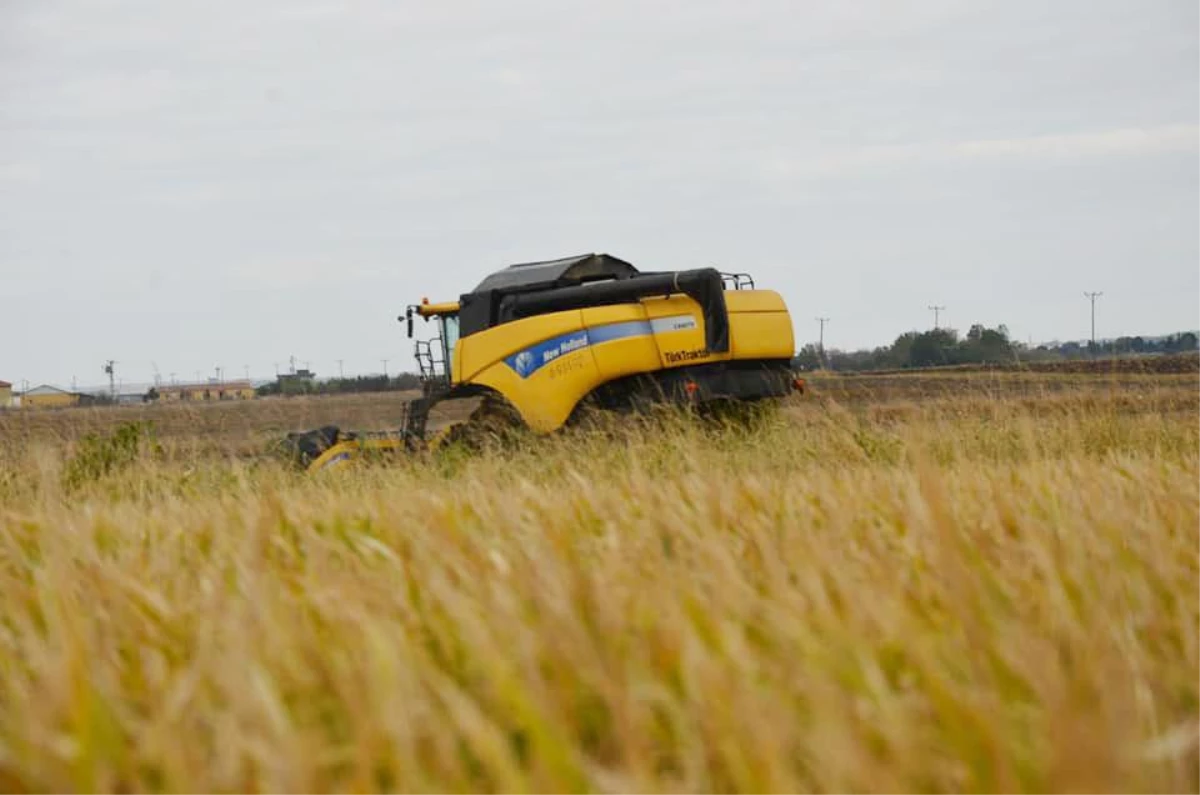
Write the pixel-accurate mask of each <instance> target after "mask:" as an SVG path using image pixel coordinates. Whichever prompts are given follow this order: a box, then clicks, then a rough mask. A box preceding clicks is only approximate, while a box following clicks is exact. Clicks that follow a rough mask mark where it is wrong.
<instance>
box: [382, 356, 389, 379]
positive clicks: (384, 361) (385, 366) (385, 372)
mask: <svg viewBox="0 0 1200 795" xmlns="http://www.w3.org/2000/svg"><path fill="white" fill-rule="evenodd" d="M379 361H381V362H383V377H384V378H387V377H388V373H387V363H388V362H390V361H391V359H380V360H379Z"/></svg>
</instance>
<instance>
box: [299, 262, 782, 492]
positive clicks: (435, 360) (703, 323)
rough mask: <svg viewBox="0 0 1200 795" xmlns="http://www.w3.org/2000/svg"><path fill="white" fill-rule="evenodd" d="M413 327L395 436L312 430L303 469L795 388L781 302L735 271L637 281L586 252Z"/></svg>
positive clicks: (417, 313)
mask: <svg viewBox="0 0 1200 795" xmlns="http://www.w3.org/2000/svg"><path fill="white" fill-rule="evenodd" d="M416 318H423V319H424V320H425V321H430V322H434V323H436V328H437V331H436V334H435V336H434V337H433V339H431V340H428V341H418V342H416V350H415V355H416V360H417V363H418V366H419V369H420V373H421V379H422V383H423V394H422V396H421V397H420V398H418V399H416V400H414V401H413V402H412V403H410V404H409V405H408V406H407V407H406V409H407V410H406V413H405V416H404V422H403V428H402V430H401V431H400V432H398V433H385V434H368V435H365V436H364V435H357V434H350V435H346V436H345V437H341V436H340V435H339V434H338V433H337V432H336V429H334V433H332V434H331V433H330V429H323V432H322V435H321V436H320V437H319V439H318V441H317V442H313V441H312V440H313V437H312V435H311V434H313V433H316V432H310V434H308V435H306V438H307V439H308V440H309V442H310V447H311V448H312V450H311V453H313V454H310V455H308V456H307V461H306V465H307V466H308V468H309V469H310V470H316V469H322V468H324V467H325V466H327V465H332V464H338V463H341V462H344V461H348V460H352V459H354V458H356V457H358V456H359V455H361V454H362V453H364V452H366V451H368V450H372V449H373V450H378V451H384V452H394V451H398V450H408V449H414V448H417V449H425V448H427V447H428V446H429V445H430V443H431V442H430V441H429V440H427V438H426V437H427V433H428V432H429V431H430V430H433V431H434V437H433V439H432V444H433V445H434V446H436V445H437V444H439V443H441V442H443V441H445V440H449V439H456V438H462V437H463V436H465V435H466V434H469V433H470V432H471V431H472V429H474V428H480V427H491V426H494V425H495V424H496V423H500V424H501V425H513V424H516V425H520V426H524V427H527V428H529V429H531V430H533V431H535V432H538V433H552V432H554V431H556V430H558V429H559V428H561V427H562V426H563V425H565V424H566V423H567V422H568V421H570V420H571V418H572V417H573V416H574V415H575V414H576V412H577V410H578V409H579V408H580V407H581V406H583V405H585V404H586V405H589V406H594V407H597V408H600V409H607V410H618V411H620V410H629V409H638V408H641V407H644V406H647V405H651V404H655V403H662V402H682V403H687V404H704V403H708V402H711V401H738V402H753V401H759V400H764V399H777V398H782V397H785V396H787V395H788V394H791V393H792V392H793V391H796V390H802V389H803V382H802V381H801V380H800V379H798V378H797V377H796V375H795V373H793V371H792V367H791V362H792V358H793V356H794V355H795V340H794V337H793V329H792V321H791V317H790V314H789V312H788V309H787V306H786V304H785V303H784V301H783V298H782V297H781V296H780V295H779V294H778V293H776V292H774V291H771V290H761V289H756V288H755V286H754V282H753V280H752V279H751V278H750V277H749V276H748V275H746V274H726V273H721V272H719V271H717V270H715V269H712V268H703V269H697V270H682V271H666V272H641V271H638V270H637V269H636V268H635V267H634V266H633V265H631V264H630V263H628V262H625V261H624V260H621V259H618V258H616V257H612V256H609V255H606V254H588V255H583V256H578V257H570V258H566V259H560V260H552V261H548V262H533V263H526V264H520V265H513V266H510V267H508V268H505V269H503V270H500V271H497V272H495V273H493V274H491V275H489V276H488V277H487V278H485V279H484V280H483V281H482V282H481V283H480V284H479V285H478V286H477V287H476V288H475V289H474V290H472V291H471V292H468V293H464V294H462V295H460V296H459V300H458V301H454V302H447V303H429V302H428V301H423V302H422V303H421V304H416V305H412V306H409V307H408V309H407V312H406V314H405V315H403V316H401V320H402V321H404V322H406V324H407V328H408V335H409V337H410V338H411V337H412V336H413V334H414V328H413V327H414V320H415V319H416ZM463 400H470V401H474V403H475V406H474V409H473V410H472V411H471V412H470V414H469V416H464V414H460V415H459V416H458V418H456V419H455V420H453V421H451V422H450V423H449V424H448V425H446V426H445V427H442V428H432V429H431V428H430V427H429V425H430V422H429V420H430V416H431V412H432V411H433V410H434V408H435V406H443V405H449V404H452V403H453V402H455V401H463ZM314 445H315V446H314ZM314 454H315V455H314Z"/></svg>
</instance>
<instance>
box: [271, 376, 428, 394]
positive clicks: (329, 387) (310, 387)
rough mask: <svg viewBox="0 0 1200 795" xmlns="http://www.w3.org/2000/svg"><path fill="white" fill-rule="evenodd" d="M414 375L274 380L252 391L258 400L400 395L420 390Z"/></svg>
mask: <svg viewBox="0 0 1200 795" xmlns="http://www.w3.org/2000/svg"><path fill="white" fill-rule="evenodd" d="M420 388H421V380H420V378H418V377H417V375H416V374H415V373H400V374H399V375H393V376H385V375H360V376H355V377H354V378H329V379H325V380H321V381H318V380H317V379H315V378H288V377H283V378H276V379H275V380H274V381H271V382H270V383H267V384H263V385H262V386H260V387H258V389H257V390H256V391H257V392H258V394H259V396H260V397H267V396H270V395H346V394H352V393H356V392H402V391H406V390H410V389H420Z"/></svg>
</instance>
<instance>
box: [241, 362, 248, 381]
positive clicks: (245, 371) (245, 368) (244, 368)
mask: <svg viewBox="0 0 1200 795" xmlns="http://www.w3.org/2000/svg"><path fill="white" fill-rule="evenodd" d="M242 372H243V373H245V374H246V382H247V383H249V382H250V365H248V364H243V365H242Z"/></svg>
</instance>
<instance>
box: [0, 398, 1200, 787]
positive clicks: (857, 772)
mask: <svg viewBox="0 0 1200 795" xmlns="http://www.w3.org/2000/svg"><path fill="white" fill-rule="evenodd" d="M1198 419H1200V412H1198V411H1197V396H1196V394H1195V392H1194V390H1183V391H1180V390H1178V389H1173V390H1159V391H1156V390H1154V389H1150V390H1149V392H1148V393H1147V394H1145V395H1141V396H1136V397H1134V398H1130V396H1129V395H1128V394H1125V393H1121V394H1116V393H1111V394H1106V393H1105V392H1104V391H1103V390H1088V391H1087V392H1086V393H1084V392H1079V393H1072V392H1070V391H1066V392H1062V391H1060V392H1058V393H1056V394H1055V395H1054V396H1053V397H1047V398H1045V399H1032V398H1029V397H1028V396H1024V397H1007V398H994V397H993V396H990V395H987V394H982V393H979V394H974V395H966V396H963V395H959V396H955V397H952V398H944V399H938V400H932V401H925V402H917V403H912V404H905V405H890V406H887V407H871V406H869V405H867V406H855V407H850V408H847V407H845V406H843V405H841V404H838V403H836V402H830V401H827V402H822V403H821V404H820V405H816V406H801V407H797V408H791V409H787V410H785V411H783V412H781V413H779V414H778V415H774V416H769V417H766V418H764V419H762V420H761V421H760V422H758V423H757V424H755V425H754V426H753V427H750V428H725V429H720V428H711V427H701V426H697V425H691V424H686V423H682V422H675V421H670V420H665V421H662V422H660V423H657V424H654V423H633V422H629V423H626V424H625V425H623V426H621V427H618V428H615V429H609V431H608V432H606V433H594V434H588V433H584V432H579V433H573V434H567V435H564V436H563V437H561V438H556V439H553V440H544V441H541V442H538V443H536V444H533V445H530V446H528V447H526V448H522V449H518V450H515V451H510V452H508V453H506V454H501V453H496V454H489V455H485V456H483V457H480V458H475V459H464V458H446V459H441V460H437V461H425V462H416V461H414V462H405V463H402V464H400V465H398V466H394V467H389V468H377V469H370V470H362V471H357V472H349V473H331V475H330V476H327V477H323V478H318V479H316V480H312V479H306V478H304V477H300V476H297V475H295V474H294V473H291V472H287V471H285V470H283V469H280V468H278V467H276V466H275V465H274V464H272V463H270V462H256V461H252V460H244V459H238V458H234V457H232V456H230V457H222V456H220V455H216V454H213V453H212V451H211V450H209V451H206V452H204V453H201V452H199V451H200V450H201V448H202V446H201V445H199V444H197V445H189V444H188V443H187V440H186V439H183V440H180V439H178V438H176V439H174V440H173V441H172V442H171V443H169V444H165V445H163V447H162V448H160V449H152V450H150V451H147V450H146V447H145V445H143V446H142V448H141V449H140V451H139V452H138V453H137V454H136V455H133V456H132V457H131V458H130V459H129V460H128V461H124V462H123V463H121V464H120V465H119V466H114V467H113V468H112V470H111V471H110V472H108V473H107V474H103V473H99V472H98V471H93V470H87V472H90V473H92V474H91V476H90V477H85V478H83V479H82V480H83V482H82V483H80V482H78V481H79V478H76V480H75V481H71V482H68V480H67V479H66V478H65V475H66V473H67V472H68V471H70V466H69V465H68V463H67V462H68V461H69V460H70V456H71V455H76V457H78V451H77V450H75V449H74V448H73V447H70V446H64V445H60V446H53V445H42V446H38V445H22V446H21V447H20V449H19V451H15V452H14V450H15V448H14V449H13V450H9V451H7V453H6V452H5V451H2V450H0V500H2V503H0V504H2V505H3V508H2V509H0V593H2V594H3V599H2V600H0V787H2V788H3V789H4V790H5V791H20V790H35V791H64V790H71V791H79V790H101V791H182V790H187V791H328V790H338V791H348V790H364V791H374V790H392V791H414V790H420V791H480V790H483V791H520V790H537V791H796V790H818V791H914V790H916V791H1018V790H1019V791H1067V790H1071V791H1081V790H1086V791H1111V790H1151V791H1193V792H1194V791H1196V790H1197V788H1198V787H1200V780H1198V776H1197V765H1198V763H1200V757H1198V754H1197V746H1198V732H1200V728H1198V726H1200V724H1198V722H1197V716H1198V711H1200V700H1198V686H1197V670H1198V668H1197V666H1198V662H1200V653H1198V621H1200V611H1198V607H1197V595H1198V593H1197V592H1198V587H1200V578H1198V574H1197V547H1198V542H1200V529H1198V523H1200V515H1198V502H1200V461H1198V458H1200V435H1198V427H1197V421H1198ZM201 441H202V440H201ZM77 468H78V467H77Z"/></svg>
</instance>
